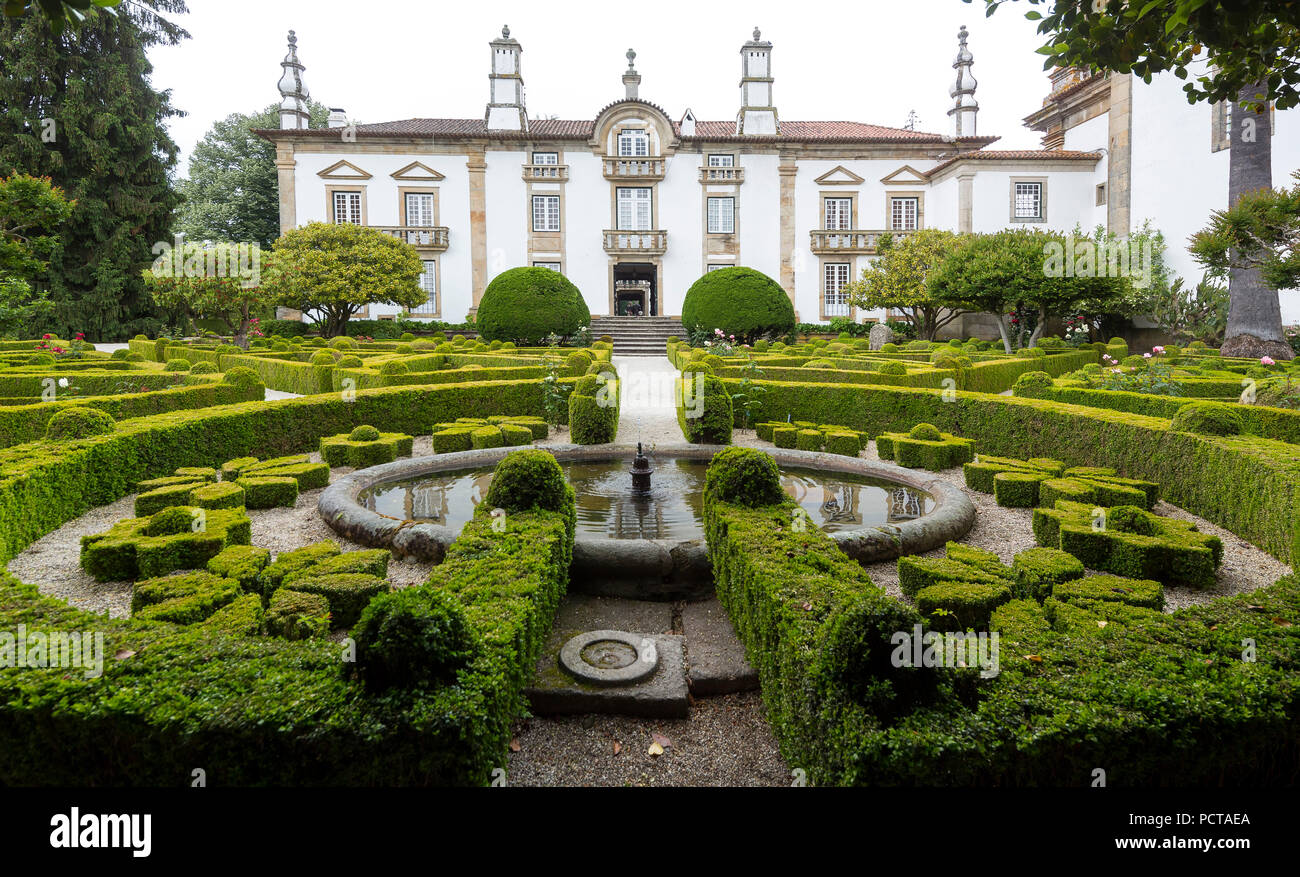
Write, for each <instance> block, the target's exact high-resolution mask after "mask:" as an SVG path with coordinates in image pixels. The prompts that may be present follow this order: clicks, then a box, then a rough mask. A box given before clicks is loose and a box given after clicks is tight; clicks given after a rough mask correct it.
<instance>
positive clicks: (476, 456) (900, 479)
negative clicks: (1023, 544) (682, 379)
mask: <svg viewBox="0 0 1300 877" xmlns="http://www.w3.org/2000/svg"><path fill="white" fill-rule="evenodd" d="M511 450H512V449H510V448H491V449H485V450H475V451H461V452H457V453H451V454H438V455H436V456H431V457H419V458H413V459H408V460H398V461H396V462H393V463H385V464H383V465H380V466H372V467H370V468H368V469H361V470H358V471H356V472H352V473H350V474H348V475H346V476H344V477H343V478H340V479H339V480H338V481H336V482H334V483H333V484H331V485H330V486H329V487H328V488H327V489H326V490H325V491H324V493H322V494H321V498H320V502H319V504H318V509H319V511H320V514H321V517H322V518H323V519H324V520H325V521H326V523H328V524H329V525H330V527H332V528H333V529H334V530H335V531H336V532H337V533H338V534H339V535H340V536H343V537H344V538H346V539H349V540H351V541H353V542H357V543H360V544H362V545H366V546H370V547H373V548H391V549H392V550H393V551H394V552H395V553H397V554H399V555H403V556H407V557H413V558H416V559H420V560H432V561H435V562H438V561H441V559H442V556H443V553H444V552H445V551H446V549H447V546H448V545H450V544H451V543H452V542H453V541H454V540H455V539H456V537H457V535H459V533H460V528H461V527H462V526H463V525H464V523H465V521H467V520H468V519H469V517H470V516H471V515H472V514H473V511H474V507H475V506H476V505H477V503H478V502H479V501H480V500H481V499H482V498H483V496H485V495H486V493H487V485H488V484H489V483H490V480H491V473H492V468H493V467H494V466H496V464H497V463H498V462H500V460H501V459H502V458H503V457H505V456H506V454H508V453H510V451H511ZM545 450H547V451H549V452H551V453H552V454H554V456H555V458H556V460H558V461H559V463H560V464H561V466H562V467H564V468H565V469H566V475H567V477H569V479H570V481H571V482H573V483H574V486H575V489H576V490H577V493H578V497H577V501H578V529H577V533H576V538H575V541H574V547H573V565H572V567H571V570H570V573H571V575H570V578H571V585H570V588H571V590H575V591H588V592H591V593H601V594H608V595H613V596H625V597H636V598H646V597H649V598H651V599H686V598H690V597H694V596H701V595H707V594H709V593H711V592H712V590H713V579H712V568H711V566H710V563H709V555H708V548H707V546H706V545H705V544H704V533H703V527H702V523H701V514H700V491H701V489H702V487H703V474H704V472H705V470H706V469H707V465H708V461H709V460H710V459H712V457H713V455H714V454H715V453H717V452H718V451H719V450H721V447H718V446H713V445H687V444H680V445H671V446H662V445H661V446H658V447H656V448H655V449H654V451H653V453H652V454H651V456H652V457H653V458H654V466H653V470H654V471H653V475H652V477H651V486H650V489H649V491H634V490H633V488H632V475H631V474H630V473H629V466H630V465H632V463H633V460H634V459H635V457H636V453H637V448H636V446H632V445H557V446H552V447H547V448H545ZM764 450H765V451H766V452H767V453H769V454H770V455H771V456H772V457H773V458H774V459H775V460H776V462H777V465H778V466H780V467H781V470H782V483H783V484H784V486H785V488H786V491H787V492H788V493H790V494H791V495H792V496H793V497H794V499H795V500H796V502H798V503H799V504H800V506H801V507H802V508H803V509H804V511H805V512H806V513H807V514H808V517H809V520H811V521H812V522H813V523H815V524H817V525H818V526H819V527H821V528H822V529H823V530H824V531H825V532H826V533H827V535H829V536H831V537H832V538H833V539H835V541H836V542H837V543H839V546H840V548H841V549H842V550H844V552H845V553H847V554H848V555H849V556H851V557H853V558H855V559H857V560H859V561H860V562H863V563H872V562H875V561H880V560H889V559H892V558H895V557H899V556H902V555H904V554H920V553H923V552H926V551H929V550H931V549H933V548H938V547H941V546H942V545H943V544H944V543H945V542H948V541H949V540H957V539H961V538H962V537H963V536H965V535H966V533H967V532H968V531H969V530H970V528H971V527H972V526H973V525H974V523H975V507H974V506H973V505H972V504H971V502H970V500H969V499H967V498H966V496H965V494H963V493H962V492H961V490H960V489H958V488H957V487H954V486H952V485H950V484H948V483H946V482H944V481H942V480H940V479H937V478H935V477H934V476H933V475H932V474H931V473H929V472H925V471H920V470H912V469H904V468H902V467H899V466H894V465H892V464H888V463H879V462H872V461H868V460H863V459H861V458H857V457H844V456H839V455H836V454H822V453H814V452H811V451H798V450H787V449H782V448H773V449H764ZM639 465H640V467H643V468H648V463H641V464H639Z"/></svg>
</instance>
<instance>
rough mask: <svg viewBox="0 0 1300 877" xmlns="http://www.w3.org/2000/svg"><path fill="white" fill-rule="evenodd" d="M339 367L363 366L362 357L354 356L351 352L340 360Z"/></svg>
mask: <svg viewBox="0 0 1300 877" xmlns="http://www.w3.org/2000/svg"><path fill="white" fill-rule="evenodd" d="M338 367H339V368H361V357H359V356H352V355H351V354H349V355H347V356H345V357H343V358H342V359H340V360H339V361H338Z"/></svg>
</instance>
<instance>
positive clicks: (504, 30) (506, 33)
mask: <svg viewBox="0 0 1300 877" xmlns="http://www.w3.org/2000/svg"><path fill="white" fill-rule="evenodd" d="M501 39H503V40H508V39H510V25H508V24H503V25H501Z"/></svg>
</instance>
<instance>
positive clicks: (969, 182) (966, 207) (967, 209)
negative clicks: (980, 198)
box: [957, 174, 975, 234]
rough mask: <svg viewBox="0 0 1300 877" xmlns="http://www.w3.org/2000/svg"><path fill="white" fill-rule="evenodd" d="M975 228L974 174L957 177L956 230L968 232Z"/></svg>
mask: <svg viewBox="0 0 1300 877" xmlns="http://www.w3.org/2000/svg"><path fill="white" fill-rule="evenodd" d="M974 230H975V175H974V174H961V175H960V176H958V177H957V231H959V232H962V233H963V234H970V233H971V232H973V231H974Z"/></svg>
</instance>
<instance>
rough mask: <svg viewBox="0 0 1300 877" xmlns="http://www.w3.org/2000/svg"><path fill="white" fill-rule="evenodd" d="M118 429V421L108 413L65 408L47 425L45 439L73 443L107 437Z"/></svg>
mask: <svg viewBox="0 0 1300 877" xmlns="http://www.w3.org/2000/svg"><path fill="white" fill-rule="evenodd" d="M115 429H117V421H116V420H114V419H113V416H112V415H111V414H109V413H108V412H107V411H100V410H99V409H98V408H81V407H77V408H64V409H63V410H62V411H59V412H57V413H56V414H55V415H54V416H53V417H51V418H50V420H49V423H47V424H46V425H45V437H46V438H47V439H49V440H50V441H72V440H74V439H83V438H90V437H91V436H95V435H107V434H108V433H110V432H112V431H113V430H115Z"/></svg>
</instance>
